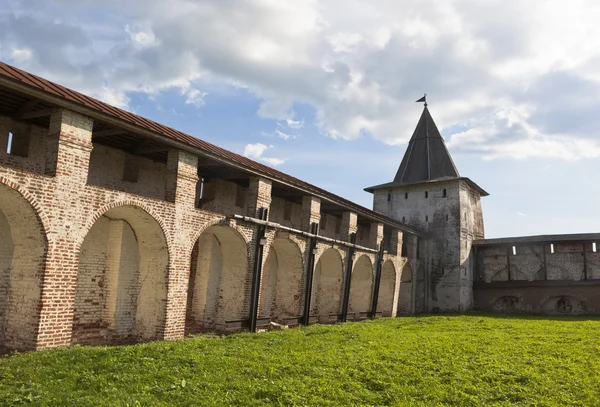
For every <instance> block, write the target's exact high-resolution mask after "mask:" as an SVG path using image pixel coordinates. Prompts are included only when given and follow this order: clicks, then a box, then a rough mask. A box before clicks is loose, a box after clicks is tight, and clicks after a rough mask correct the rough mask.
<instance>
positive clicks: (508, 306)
mask: <svg viewBox="0 0 600 407" xmlns="http://www.w3.org/2000/svg"><path fill="white" fill-rule="evenodd" d="M524 311H525V304H524V303H523V301H522V300H521V298H519V297H517V296H515V295H504V296H502V297H498V298H496V299H495V300H494V302H493V303H492V312H498V313H507V314H512V313H519V312H524Z"/></svg>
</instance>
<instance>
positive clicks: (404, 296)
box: [398, 262, 413, 315]
mask: <svg viewBox="0 0 600 407" xmlns="http://www.w3.org/2000/svg"><path fill="white" fill-rule="evenodd" d="M412 285H413V271H412V267H411V266H410V263H408V262H406V263H405V264H404V267H402V274H401V275H400V293H399V295H398V315H403V314H404V315H406V314H411V313H412Z"/></svg>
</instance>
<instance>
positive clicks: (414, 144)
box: [394, 105, 460, 184]
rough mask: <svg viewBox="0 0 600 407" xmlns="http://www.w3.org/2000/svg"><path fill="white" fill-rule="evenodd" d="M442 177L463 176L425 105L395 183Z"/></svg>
mask: <svg viewBox="0 0 600 407" xmlns="http://www.w3.org/2000/svg"><path fill="white" fill-rule="evenodd" d="M440 178H460V175H459V173H458V170H457V169H456V166H455V165H454V161H452V157H450V153H449V152H448V149H447V148H446V144H445V143H444V139H443V138H442V136H441V134H440V132H439V130H438V128H437V126H436V125H435V122H434V121H433V118H432V117H431V114H430V113H429V109H427V105H425V108H424V109H423V113H422V114H421V118H420V119H419V123H417V127H416V128H415V132H414V133H413V135H412V137H411V139H410V141H409V142H408V148H407V149H406V153H405V154H404V158H403V159H402V163H400V167H399V168H398V172H397V173H396V177H395V178H394V183H399V184H412V183H416V182H423V181H432V180H436V179H440Z"/></svg>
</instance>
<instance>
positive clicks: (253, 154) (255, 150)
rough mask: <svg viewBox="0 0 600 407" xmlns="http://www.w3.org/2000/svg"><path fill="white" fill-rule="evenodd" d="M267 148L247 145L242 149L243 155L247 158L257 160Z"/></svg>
mask: <svg viewBox="0 0 600 407" xmlns="http://www.w3.org/2000/svg"><path fill="white" fill-rule="evenodd" d="M267 148H269V147H268V146H266V145H264V144H262V143H256V144H248V145H247V146H246V147H244V155H245V156H246V157H248V158H252V159H258V158H260V156H261V155H262V154H263V153H264V152H265V151H266V150H267Z"/></svg>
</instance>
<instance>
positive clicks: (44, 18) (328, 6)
mask: <svg viewBox="0 0 600 407" xmlns="http://www.w3.org/2000/svg"><path fill="white" fill-rule="evenodd" d="M75 4H77V6H76V7H75ZM99 4H100V3H97V2H93V1H90V0H84V1H82V2H77V3H75V2H74V1H73V0H63V1H61V2H42V1H41V0H30V1H28V2H27V7H25V5H20V3H19V2H15V3H11V7H12V8H13V9H12V10H8V11H3V12H0V27H1V28H0V44H1V45H0V54H1V55H2V57H3V58H7V59H8V60H9V61H10V62H12V63H15V64H17V65H19V66H21V67H23V68H25V69H28V70H31V71H34V72H35V73H38V74H40V75H43V76H46V77H49V78H50V79H53V80H56V81H59V82H61V83H64V84H66V85H67V86H71V87H74V88H76V89H78V90H81V91H83V92H86V93H89V94H92V95H93V96H96V97H99V98H102V99H103V100H106V101H108V102H109V103H114V104H117V105H119V106H122V107H128V105H129V95H130V94H132V93H134V92H143V93H147V94H149V95H154V94H156V93H158V92H162V91H165V90H170V89H176V90H179V91H180V93H181V95H182V97H183V98H184V101H185V102H186V103H189V104H192V105H195V106H201V105H202V104H203V103H204V102H205V100H204V96H205V95H206V93H204V92H202V91H201V90H200V89H209V86H211V85H215V84H217V85H219V86H222V85H225V86H233V87H243V88H244V89H246V90H247V91H248V92H250V93H252V94H253V95H254V96H255V97H256V98H258V99H259V100H260V106H259V108H258V110H257V114H258V115H259V116H260V117H263V118H270V119H276V120H279V121H281V122H284V123H286V124H287V126H288V127H289V128H290V129H297V128H301V127H302V125H303V121H302V118H299V119H297V118H296V117H295V116H294V115H293V107H294V106H295V105H296V104H306V105H309V106H311V107H312V108H313V109H314V110H315V112H316V121H317V123H316V124H317V125H318V126H319V128H320V130H321V131H322V133H324V134H328V135H330V136H331V137H335V138H339V139H355V138H358V137H372V138H374V139H376V140H379V141H381V142H384V143H387V144H403V143H406V142H407V141H408V139H409V137H410V135H411V133H412V130H413V128H414V125H415V123H416V120H417V115H418V109H417V108H416V106H415V104H414V103H413V101H414V100H415V99H416V98H418V97H419V96H420V95H421V94H422V93H423V92H428V94H429V102H430V109H431V111H432V114H433V115H434V118H435V119H436V122H437V123H438V125H439V126H440V127H441V128H442V129H456V128H460V127H461V126H462V127H464V128H463V129H462V131H461V132H459V133H455V134H452V133H454V132H446V133H445V134H448V137H447V139H448V141H449V145H450V146H451V148H452V149H453V150H454V151H461V152H468V153H472V154H477V155H480V156H483V157H485V158H497V157H516V158H524V157H532V156H545V157H556V158H563V159H578V158H583V157H599V156H600V146H599V145H598V136H597V133H596V129H597V128H598V126H597V123H596V122H597V121H599V120H600V119H597V117H600V116H598V115H596V114H595V108H596V106H598V105H599V104H600V73H599V72H600V26H599V25H598V24H597V21H598V19H599V18H600V3H597V2H594V1H592V0H578V1H573V2H570V3H569V4H566V3H565V2H564V1H560V0H548V1H545V2H524V1H519V0H503V1H501V0H490V1H486V2H480V1H476V0H453V1H450V0H449V1H444V2H439V1H434V0H423V1H421V2H415V1H409V0H402V1H400V0H381V1H380V2H377V4H376V5H375V4H374V3H370V2H364V1H360V0H330V1H318V0H306V1H302V2H279V1H274V0H249V1H245V2H234V1H233V0H223V1H219V2H195V1H191V0H173V1H171V2H164V1H159V0H148V1H146V2H144V7H139V5H138V4H137V3H135V2H120V1H117V0H107V1H105V2H102V3H101V4H102V6H99ZM100 7H101V8H100ZM67 11H68V12H67ZM100 11H101V12H102V13H101V14H98V13H99V12H100ZM98 15H101V18H98V17H97V16H98ZM90 16H94V17H93V18H92V17H90ZM13 50H17V51H15V52H13ZM24 50H27V51H24ZM513 115H514V116H513ZM291 118H294V119H295V120H294V119H291ZM283 133H285V134H287V133H288V132H285V131H283ZM484 140H485V141H486V142H484Z"/></svg>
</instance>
